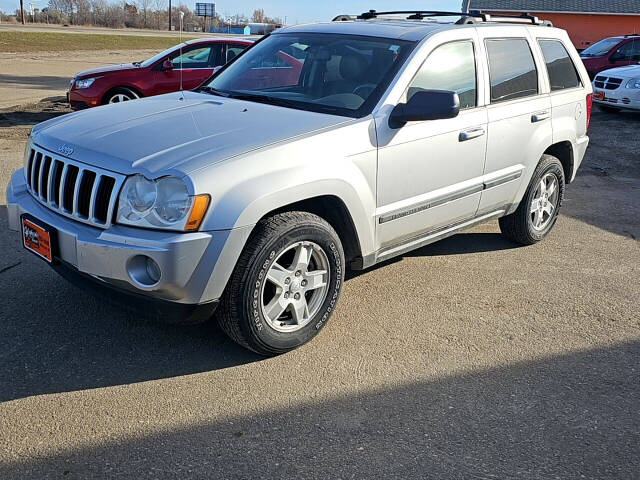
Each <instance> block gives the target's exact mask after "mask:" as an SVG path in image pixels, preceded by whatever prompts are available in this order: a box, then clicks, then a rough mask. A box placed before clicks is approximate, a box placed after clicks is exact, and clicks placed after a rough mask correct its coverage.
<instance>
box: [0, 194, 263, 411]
mask: <svg viewBox="0 0 640 480" xmlns="http://www.w3.org/2000/svg"><path fill="white" fill-rule="evenodd" d="M0 251H2V252H3V254H2V256H1V257H0V292H1V295H2V300H1V301H0V402H5V401H8V400H13V399H17V398H23V397H28V396H32V395H39V394H44V393H55V392H65V391H76V390H85V389H89V388H97V387H106V386H111V385H122V384H129V383H135V382H142V381H147V380H153V379H159V378H168V377H173V376H180V375H188V374H192V373H198V372H205V371H213V370H218V369H222V368H227V367H232V366H237V365H242V364H246V363H250V362H255V361H258V360H260V359H261V358H262V357H259V356H258V355H255V354H252V353H250V352H248V351H246V350H245V349H243V348H240V347H239V346H237V345H236V344H235V343H234V342H232V341H231V340H229V339H228V338H227V337H226V335H224V334H223V332H222V331H220V330H219V328H218V326H217V323H216V322H209V323H206V324H203V325H196V326H187V327H185V326H174V325H164V324H158V323H153V322H147V321H144V320H141V319H139V318H135V317H132V316H130V315H128V314H127V313H125V312H124V311H122V310H120V309H119V308H117V307H114V306H111V305H109V304H107V303H105V302H103V301H102V300H101V299H99V298H98V297H93V296H90V295H87V294H86V293H84V292H83V291H82V290H81V289H79V288H76V287H74V286H72V285H71V284H69V283H68V282H67V281H66V280H64V279H63V278H61V277H59V276H58V275H57V274H56V273H55V272H53V271H52V269H50V268H49V267H48V266H47V265H46V264H45V263H44V262H43V261H41V260H39V259H38V258H36V257H35V256H34V255H31V254H29V253H28V252H26V251H25V250H23V249H21V248H20V235H19V233H17V232H11V231H8V229H7V208H6V206H4V205H3V206H0Z"/></svg>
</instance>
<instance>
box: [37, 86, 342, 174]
mask: <svg viewBox="0 0 640 480" xmlns="http://www.w3.org/2000/svg"><path fill="white" fill-rule="evenodd" d="M180 98H181V94H180V93H179V92H176V93H171V94H167V95H160V96H157V97H149V98H144V99H141V100H136V101H133V102H123V103H116V104H111V105H104V106H101V107H96V108H91V109H88V110H82V111H79V112H74V113H71V114H68V115H63V116H61V117H57V118H54V119H52V120H48V121H46V122H43V123H41V124H39V125H36V126H35V127H34V129H33V131H32V141H33V142H34V143H36V144H37V145H39V146H41V147H43V148H45V149H47V150H49V151H51V152H54V153H55V154H56V155H60V154H59V153H58V152H59V151H61V150H65V151H66V152H68V155H69V157H70V158H72V159H74V160H77V161H79V162H83V163H87V164H90V165H94V166H97V167H100V168H104V169H107V170H112V171H115V172H120V173H124V174H127V173H133V172H140V173H143V174H146V175H147V176H158V175H162V174H168V173H173V174H178V173H182V174H187V173H189V172H192V171H193V170H196V169H198V168H202V167H204V166H207V165H211V164H214V163H217V162H220V161H223V160H225V159H227V158H230V157H235V156H237V155H241V154H243V153H246V152H249V151H251V150H255V149H257V148H261V147H264V146H267V145H270V144H274V143H278V142H282V141H286V140H290V139H292V138H295V137H297V136H300V135H304V134H308V133H311V132H315V131H318V130H322V129H326V128H328V127H332V126H335V125H338V124H340V123H344V122H350V121H353V119H350V118H345V117H339V116H334V115H326V114H321V113H313V112H306V111H302V110H294V109H290V108H283V107H278V106H273V105H264V104H259V103H253V102H247V101H242V100H234V99H229V98H223V97H215V96H211V95H208V94H205V93H195V92H185V93H184V100H181V99H180ZM63 146H64V148H63Z"/></svg>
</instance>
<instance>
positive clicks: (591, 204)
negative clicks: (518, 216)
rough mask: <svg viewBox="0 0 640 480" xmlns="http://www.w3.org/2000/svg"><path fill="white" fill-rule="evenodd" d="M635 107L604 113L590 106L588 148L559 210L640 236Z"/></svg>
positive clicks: (639, 114)
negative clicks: (591, 112) (591, 108)
mask: <svg viewBox="0 0 640 480" xmlns="http://www.w3.org/2000/svg"><path fill="white" fill-rule="evenodd" d="M639 127H640V112H632V111H623V112H619V113H604V112H601V111H599V110H598V108H597V107H595V106H594V113H593V116H592V119H591V126H590V127H589V131H588V135H589V137H590V142H589V148H588V149H587V153H586V155H585V158H584V160H583V162H582V165H581V167H580V170H578V175H577V177H576V179H575V181H574V182H573V183H571V184H570V185H568V186H567V189H566V191H565V202H564V204H563V206H562V213H563V214H564V215H568V216H570V217H573V218H576V219H578V220H581V221H583V222H585V223H588V224H591V225H594V226H596V227H598V228H601V229H603V230H608V231H610V232H613V233H616V234H618V235H624V236H627V237H630V238H634V239H640V221H639V220H638V213H637V212H638V208H639V207H640V161H639V160H640V154H639V153H638V128H639Z"/></svg>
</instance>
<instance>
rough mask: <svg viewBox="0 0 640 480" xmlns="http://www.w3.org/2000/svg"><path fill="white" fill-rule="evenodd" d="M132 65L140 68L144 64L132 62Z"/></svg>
mask: <svg viewBox="0 0 640 480" xmlns="http://www.w3.org/2000/svg"><path fill="white" fill-rule="evenodd" d="M131 64H132V65H133V66H135V67H139V66H140V65H142V62H131Z"/></svg>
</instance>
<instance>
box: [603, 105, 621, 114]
mask: <svg viewBox="0 0 640 480" xmlns="http://www.w3.org/2000/svg"><path fill="white" fill-rule="evenodd" d="M598 108H599V109H600V110H602V111H603V112H607V113H619V112H620V110H621V109H620V108H618V107H610V106H609V105H598Z"/></svg>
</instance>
